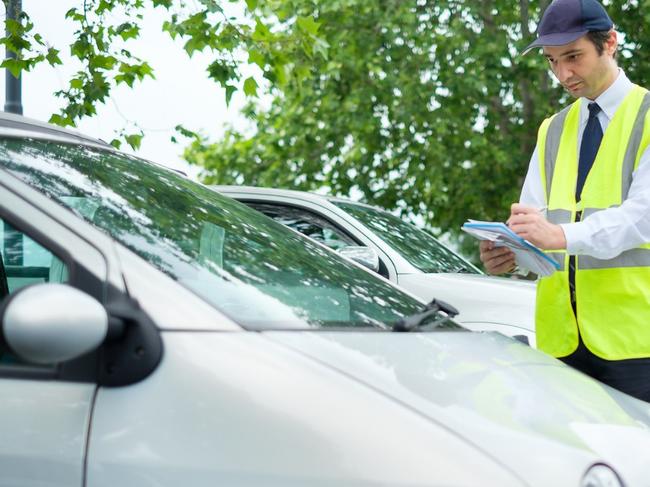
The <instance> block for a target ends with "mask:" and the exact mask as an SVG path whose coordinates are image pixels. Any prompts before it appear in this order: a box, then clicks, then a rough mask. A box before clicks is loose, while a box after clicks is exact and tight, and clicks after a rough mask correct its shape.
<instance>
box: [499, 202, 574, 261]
mask: <svg viewBox="0 0 650 487" xmlns="http://www.w3.org/2000/svg"><path fill="white" fill-rule="evenodd" d="M508 226H509V227H510V229H511V230H512V231H513V232H515V233H516V234H517V235H519V236H520V237H521V238H524V239H526V240H528V241H529V242H530V243H532V244H533V245H536V246H537V247H539V248H540V249H544V250H560V249H565V248H566V237H565V236H564V231H563V230H562V227H561V226H560V225H555V224H554V223H550V222H549V221H548V220H547V219H546V217H545V216H544V215H543V214H542V212H540V211H539V210H538V209H537V208H533V207H532V206H526V205H522V204H519V203H514V204H513V205H512V206H511V207H510V218H508Z"/></svg>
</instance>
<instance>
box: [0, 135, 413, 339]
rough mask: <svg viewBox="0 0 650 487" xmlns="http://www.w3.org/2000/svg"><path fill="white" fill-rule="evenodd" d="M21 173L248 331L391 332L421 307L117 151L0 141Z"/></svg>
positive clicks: (238, 207) (264, 221)
mask: <svg viewBox="0 0 650 487" xmlns="http://www.w3.org/2000/svg"><path fill="white" fill-rule="evenodd" d="M0 161H2V164H3V166H5V167H7V168H8V169H9V170H11V171H12V172H13V173H14V174H15V175H16V176H18V177H19V178H21V179H22V180H24V181H26V182H27V183H29V184H30V185H32V186H34V187H36V188H37V189H39V190H40V191H42V192H43V193H45V194H47V195H48V196H50V197H51V198H53V199H56V200H57V201H59V202H60V203H62V204H64V205H65V206H67V207H69V208H70V209H72V210H73V211H75V212H76V213H77V214H79V215H80V216H82V217H84V218H85V219H87V220H89V221H90V222H92V223H93V224H94V225H96V226H97V227H100V228H101V229H103V230H104V231H106V232H107V233H109V234H110V235H112V236H113V237H114V238H115V239H117V240H118V241H120V242H122V243H123V244H124V245H125V246H127V247H128V248H130V249H132V250H133V251H134V252H136V253H137V254H139V255H140V256H141V257H143V258H144V259H146V260H147V261H149V262H150V263H151V264H153V265H154V266H155V267H157V268H158V269H160V270H161V271H163V272H165V273H166V274H168V275H170V276H172V277H173V278H174V279H176V280H177V281H178V282H179V283H180V284H182V285H183V286H186V287H188V288H189V289H191V290H192V291H194V292H195V293H197V294H199V295H200V296H202V297H203V298H204V299H206V300H207V301H209V302H210V303H212V304H213V305H214V306H215V307H217V308H219V309H220V310H221V311H223V312H224V313H226V314H228V315H229V316H231V317H232V318H233V319H234V320H235V321H238V322H239V323H242V324H243V325H245V326H248V327H251V328H273V327H305V326H314V327H319V326H366V327H367V326H374V327H379V328H390V326H391V325H392V323H394V322H395V321H396V320H397V319H399V318H400V317H402V316H404V315H410V314H412V313H415V312H417V311H418V310H419V309H420V308H421V307H422V304H421V303H420V302H419V301H417V300H415V299H413V298H411V297H409V296H407V295H405V294H403V293H401V292H400V291H399V290H397V289H395V288H394V287H392V286H390V285H389V284H387V283H385V282H384V281H382V280H380V279H378V278H376V277H374V276H373V275H371V274H370V273H368V272H365V271H363V270H361V269H359V268H357V267H356V266H353V265H350V264H348V263H347V262H346V261H345V260H344V259H342V258H340V257H338V256H337V255H336V254H334V253H333V252H330V251H328V250H327V249H324V248H321V247H320V246H318V245H317V244H314V243H311V242H308V241H307V240H306V239H304V238H303V237H301V236H299V235H296V234H295V233H294V232H292V231H290V230H288V229H287V228H285V227H284V226H282V225H281V224H279V223H276V222H274V221H273V220H271V219H269V218H267V217H265V216H263V215H261V214H260V213H258V212H256V211H254V210H252V209H249V208H248V207H246V206H244V205H243V204H241V203H238V202H235V201H234V200H231V199H229V198H226V197H223V196H221V195H218V194H217V193H215V192H213V191H212V190H209V189H207V188H205V187H203V186H201V185H199V184H196V183H194V182H192V181H189V180H188V179H186V178H184V177H182V176H180V175H178V174H176V173H174V172H172V171H169V170H167V169H164V168H161V167H158V166H155V165H153V164H150V163H146V162H144V161H141V160H139V159H137V158H134V157H130V156H127V155H124V154H119V153H117V152H112V151H106V150H99V149H92V148H88V147H79V146H75V145H66V144H58V143H53V142H42V141H25V140H3V141H0Z"/></svg>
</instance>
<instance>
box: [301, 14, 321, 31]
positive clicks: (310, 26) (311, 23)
mask: <svg viewBox="0 0 650 487" xmlns="http://www.w3.org/2000/svg"><path fill="white" fill-rule="evenodd" d="M296 23H297V24H298V28H299V29H300V30H302V31H303V32H306V33H307V34H311V35H316V33H317V32H318V28H319V27H320V24H319V23H318V22H316V21H315V20H314V18H313V17H298V19H297V20H296Z"/></svg>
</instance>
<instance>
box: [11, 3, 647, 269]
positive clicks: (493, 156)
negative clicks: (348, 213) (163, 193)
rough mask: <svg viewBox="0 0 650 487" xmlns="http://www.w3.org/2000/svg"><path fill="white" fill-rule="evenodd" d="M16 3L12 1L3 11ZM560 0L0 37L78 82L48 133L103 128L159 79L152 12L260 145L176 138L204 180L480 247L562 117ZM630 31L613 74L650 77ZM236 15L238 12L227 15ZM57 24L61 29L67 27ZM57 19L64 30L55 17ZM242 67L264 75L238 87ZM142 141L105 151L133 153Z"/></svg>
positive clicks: (643, 11) (184, 14)
mask: <svg viewBox="0 0 650 487" xmlns="http://www.w3.org/2000/svg"><path fill="white" fill-rule="evenodd" d="M8 1H9V0H4V3H5V5H7V4H8ZM549 3H550V0H480V1H479V0H408V1H406V0H83V1H82V0H80V1H79V5H78V7H75V8H72V9H70V10H69V11H68V12H67V14H66V22H68V24H67V25H69V23H70V22H72V25H74V29H75V32H74V36H75V41H74V42H73V44H72V45H71V46H69V47H68V46H52V45H50V44H49V43H48V42H47V39H44V38H43V37H41V36H40V35H39V34H38V32H36V30H35V29H34V26H33V24H32V23H31V21H30V19H29V16H28V15H27V14H22V15H21V16H20V18H18V19H17V20H16V21H12V20H10V19H7V20H6V22H5V26H6V31H7V34H6V35H5V36H4V37H2V38H0V43H2V44H4V45H5V47H6V48H7V50H8V51H9V52H13V53H14V54H15V57H14V58H13V59H5V61H4V62H3V63H2V66H3V67H5V68H7V69H9V70H11V71H12V72H13V73H14V74H18V73H20V72H22V71H29V70H30V69H32V68H33V67H34V66H36V65H37V64H39V63H48V64H50V65H52V66H56V65H57V64H59V63H61V60H60V58H59V53H60V49H63V48H69V49H70V52H71V54H72V56H73V57H75V58H76V59H77V60H78V61H80V63H81V66H82V68H81V69H80V70H79V71H78V72H77V73H75V74H74V76H72V77H71V79H69V80H68V86H67V88H65V89H63V90H60V91H58V92H57V93H55V94H56V96H58V97H59V98H61V99H62V100H64V106H63V108H62V109H61V110H60V112H58V113H55V114H53V115H52V117H51V119H50V121H51V122H53V123H57V124H60V125H64V126H65V125H72V126H74V125H75V124H76V123H77V122H78V121H79V120H80V119H82V118H83V117H92V116H94V115H96V113H97V112H96V109H97V106H98V105H99V104H102V103H105V101H106V100H107V99H108V98H109V97H110V96H111V93H112V90H113V89H114V88H115V87H116V86H120V85H126V86H129V87H131V86H133V85H134V84H136V83H138V82H139V81H141V80H143V79H145V78H154V77H155V73H154V70H153V69H152V67H151V66H150V65H149V64H148V62H147V60H146V59H139V58H137V57H136V56H134V55H133V54H132V53H131V52H130V50H129V46H130V43H131V41H132V40H133V39H136V38H138V36H139V33H140V22H141V21H142V19H143V15H144V14H145V12H146V11H147V8H149V9H151V8H156V9H162V10H164V11H165V12H166V14H167V20H166V21H165V22H164V23H163V25H161V29H162V30H163V31H165V32H167V33H168V34H169V35H170V36H171V37H173V38H180V39H182V40H183V42H184V49H185V51H186V53H187V55H188V56H192V54H194V53H195V52H203V53H206V52H207V53H210V54H211V56H212V61H211V62H210V63H209V65H207V66H206V76H207V77H208V78H210V79H212V80H214V81H215V82H216V83H218V84H220V85H221V86H222V87H224V88H225V92H226V99H227V100H228V99H230V97H231V96H232V94H233V93H234V92H235V91H236V90H238V89H240V90H242V91H243V92H244V93H245V94H246V95H247V96H248V97H249V99H250V103H249V104H248V105H247V106H246V108H245V114H246V116H247V117H248V118H249V120H250V127H251V128H250V130H245V131H237V130H235V129H232V128H231V129H230V130H228V131H227V132H226V135H225V136H224V137H223V138H222V139H221V140H211V139H210V138H209V135H203V134H196V133H193V132H189V131H187V130H185V129H184V128H183V127H181V126H179V127H178V132H179V133H180V134H182V135H184V136H188V137H190V138H191V139H192V140H193V142H192V143H191V145H190V146H189V147H188V148H187V149H186V151H185V157H186V159H187V160H188V161H189V162H190V163H192V164H195V165H197V166H198V167H201V168H202V169H203V171H202V173H201V178H202V179H203V180H204V181H205V182H207V183H219V184H252V185H263V186H275V187H285V188H294V189H304V190H320V191H325V192H329V193H331V194H336V195H344V196H346V195H351V196H352V197H353V198H355V199H363V200H365V201H366V202H369V203H371V204H376V205H379V206H382V207H385V208H387V209H390V210H394V211H396V212H398V213H400V214H402V215H403V216H404V217H406V218H410V219H416V220H417V221H418V222H420V223H422V222H423V223H424V224H425V225H426V226H427V227H428V228H429V229H431V230H432V231H433V232H434V233H436V234H438V235H440V234H445V235H447V236H450V237H451V238H452V239H454V240H456V241H457V242H458V243H459V245H460V246H461V247H462V248H463V249H464V250H465V252H466V253H467V254H469V255H474V256H476V245H475V242H474V241H471V240H470V239H466V240H463V236H462V234H461V232H460V231H459V228H460V225H461V224H462V223H463V221H465V219H466V218H468V217H471V218H477V219H487V220H500V219H503V218H505V216H506V215H507V214H508V207H509V205H510V204H511V203H512V202H513V201H516V200H517V199H518V195H519V191H520V187H521V184H522V182H523V178H524V176H525V173H526V168H527V165H528V162H529V158H530V154H531V152H532V150H533V147H534V144H535V137H536V131H537V127H538V126H539V123H540V122H541V121H542V120H543V119H544V118H545V117H547V116H548V115H550V114H552V113H553V112H555V111H557V110H558V109H559V108H561V107H562V106H564V105H565V104H567V103H568V102H569V99H568V96H567V95H566V94H565V93H564V92H563V91H562V90H561V89H560V88H559V87H558V86H557V83H555V82H554V81H553V79H552V76H551V75H550V74H549V72H548V70H547V66H546V61H545V60H544V59H543V57H542V56H540V55H538V54H536V53H535V52H533V53H531V54H529V55H527V56H525V57H522V56H520V55H519V52H520V51H521V50H522V49H523V48H524V47H525V46H526V45H527V44H528V43H529V42H530V41H531V40H532V39H533V38H534V31H535V27H536V21H537V20H538V19H539V16H540V12H541V11H542V10H543V9H545V8H546V6H547V5H548V4H549ZM604 3H605V5H606V7H607V8H608V11H609V13H610V15H611V17H612V18H613V19H614V21H615V22H616V23H617V26H618V30H619V32H621V33H622V34H623V39H624V42H622V45H621V52H620V64H621V66H622V67H623V68H624V69H625V70H626V72H627V74H628V76H629V77H630V78H631V79H632V80H633V81H635V82H637V83H639V84H641V85H645V84H647V81H648V79H649V78H650V62H648V61H649V60H648V59H647V58H648V57H650V49H649V48H650V45H649V44H650V0H606V1H605V2H604ZM231 4H239V5H241V6H243V14H242V15H240V16H235V17H234V16H232V15H229V14H228V11H229V9H228V8H227V7H228V6H229V5H231ZM61 20H63V19H61ZM53 21H54V20H53ZM242 64H248V65H250V66H256V69H258V72H259V73H260V76H256V77H253V76H251V77H248V78H246V79H242V76H241V74H240V67H241V65H242ZM143 136H144V133H143V131H141V130H135V131H130V132H128V131H122V132H121V133H119V134H117V137H116V138H115V139H114V140H113V143H114V145H116V146H119V145H120V144H122V143H123V142H126V143H128V144H129V145H131V146H132V147H134V148H137V147H138V146H139V144H140V141H141V140H142V137H143Z"/></svg>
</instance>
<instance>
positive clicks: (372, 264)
mask: <svg viewBox="0 0 650 487" xmlns="http://www.w3.org/2000/svg"><path fill="white" fill-rule="evenodd" d="M337 252H338V253H339V254H340V255H342V256H343V257H347V258H348V259H351V260H353V261H355V262H357V263H359V264H361V265H362V266H364V267H367V268H368V269H370V270H371V271H374V272H379V254H377V251H376V250H375V249H371V248H370V247H362V246H355V245H350V246H349V247H343V248H341V249H338V250H337Z"/></svg>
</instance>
